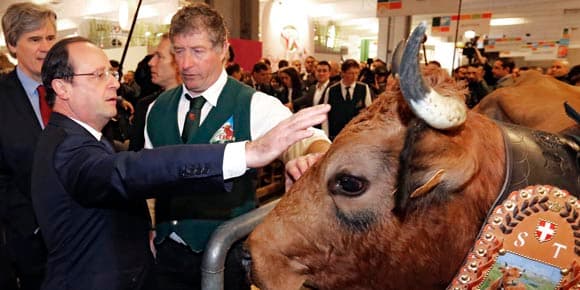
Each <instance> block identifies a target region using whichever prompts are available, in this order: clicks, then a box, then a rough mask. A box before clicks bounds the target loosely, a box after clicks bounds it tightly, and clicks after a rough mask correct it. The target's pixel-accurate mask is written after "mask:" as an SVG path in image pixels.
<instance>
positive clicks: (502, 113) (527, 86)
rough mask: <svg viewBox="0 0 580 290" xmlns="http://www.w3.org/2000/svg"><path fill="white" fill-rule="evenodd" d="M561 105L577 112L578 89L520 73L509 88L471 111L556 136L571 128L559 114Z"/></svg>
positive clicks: (570, 122) (534, 73)
mask: <svg viewBox="0 0 580 290" xmlns="http://www.w3.org/2000/svg"><path fill="white" fill-rule="evenodd" d="M564 102H568V103H569V104H570V105H571V106H572V107H574V108H580V87H578V86H571V85H569V84H567V83H564V82H562V81H559V80H557V79H555V78H554V77H551V76H548V75H542V74H541V73H539V72H537V71H535V70H529V71H523V72H521V74H520V76H519V77H517V78H516V79H515V83H514V85H513V86H510V87H504V88H500V89H497V90H495V91H493V92H491V93H490V94H488V95H487V96H485V98H483V99H482V100H481V102H480V103H479V104H478V105H477V106H475V108H473V110H474V111H476V112H479V113H481V114H484V115H486V116H489V117H490V118H493V119H496V120H500V121H504V122H509V123H513V124H517V125H521V126H525V127H529V128H533V129H536V130H542V131H546V132H552V133H558V132H562V131H564V130H565V129H568V128H570V127H572V126H574V121H573V120H572V119H570V118H568V116H566V114H565V113H564V111H563V110H562V104H563V103H564Z"/></svg>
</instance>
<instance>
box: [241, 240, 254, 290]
mask: <svg viewBox="0 0 580 290" xmlns="http://www.w3.org/2000/svg"><path fill="white" fill-rule="evenodd" d="M242 266H243V267H244V270H246V276H247V277H248V281H250V283H252V255H251V254H250V251H248V248H247V246H246V245H244V247H243V248H242Z"/></svg>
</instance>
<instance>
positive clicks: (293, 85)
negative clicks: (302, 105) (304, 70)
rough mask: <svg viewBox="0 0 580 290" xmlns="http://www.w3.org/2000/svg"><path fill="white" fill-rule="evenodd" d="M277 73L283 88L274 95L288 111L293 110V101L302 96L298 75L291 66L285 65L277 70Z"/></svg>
mask: <svg viewBox="0 0 580 290" xmlns="http://www.w3.org/2000/svg"><path fill="white" fill-rule="evenodd" d="M277 74H278V78H279V79H280V81H281V82H282V85H283V86H284V89H283V90H282V92H281V93H279V94H278V95H277V96H276V97H277V98H278V100H280V102H282V104H284V105H285V106H286V107H288V109H290V111H294V101H295V100H298V99H300V98H302V97H303V96H304V91H303V90H302V81H301V80H300V76H299V75H298V72H297V71H296V69H295V68H294V67H293V66H289V67H285V68H283V69H281V70H279V71H278V73H277Z"/></svg>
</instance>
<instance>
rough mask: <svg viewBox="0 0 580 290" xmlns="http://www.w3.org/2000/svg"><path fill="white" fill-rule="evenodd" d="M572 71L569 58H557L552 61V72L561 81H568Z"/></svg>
mask: <svg viewBox="0 0 580 290" xmlns="http://www.w3.org/2000/svg"><path fill="white" fill-rule="evenodd" d="M569 71H570V64H569V63H568V61H567V60H563V59H557V60H554V61H553V62H552V66H551V67H550V74H549V75H551V76H553V77H554V78H556V79H557V80H559V81H563V82H567V81H568V72H569Z"/></svg>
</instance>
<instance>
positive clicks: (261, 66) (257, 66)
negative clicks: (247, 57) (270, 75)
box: [252, 61, 268, 73]
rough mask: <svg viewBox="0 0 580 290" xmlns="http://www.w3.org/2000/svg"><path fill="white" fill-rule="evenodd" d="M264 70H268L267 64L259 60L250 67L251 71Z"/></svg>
mask: <svg viewBox="0 0 580 290" xmlns="http://www.w3.org/2000/svg"><path fill="white" fill-rule="evenodd" d="M264 70H268V65H267V64H265V63H263V62H261V61H259V62H257V63H256V64H254V67H253V68H252V73H257V72H261V71H264Z"/></svg>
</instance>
